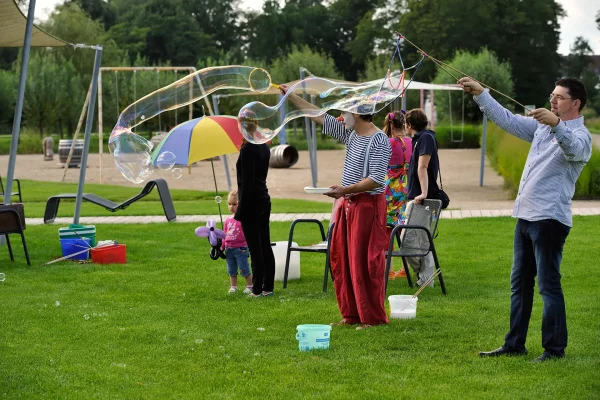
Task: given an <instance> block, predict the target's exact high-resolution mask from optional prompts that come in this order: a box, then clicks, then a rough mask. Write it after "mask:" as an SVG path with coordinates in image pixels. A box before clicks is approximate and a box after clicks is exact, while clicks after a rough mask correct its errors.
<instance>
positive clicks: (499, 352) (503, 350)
mask: <svg viewBox="0 0 600 400" xmlns="http://www.w3.org/2000/svg"><path fill="white" fill-rule="evenodd" d="M526 355H527V350H515V349H511V348H510V347H505V346H502V347H500V348H499V349H496V350H492V351H482V352H481V353H479V357H500V356H508V357H515V356H526Z"/></svg>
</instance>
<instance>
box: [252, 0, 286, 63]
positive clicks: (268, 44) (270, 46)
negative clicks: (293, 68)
mask: <svg viewBox="0 0 600 400" xmlns="http://www.w3.org/2000/svg"><path fill="white" fill-rule="evenodd" d="M242 32H243V36H244V37H245V41H246V43H247V46H248V50H247V52H246V54H247V57H248V58H252V59H257V60H265V61H266V62H267V63H270V62H271V61H272V60H274V59H275V58H277V57H278V56H280V55H281V53H282V52H283V50H284V49H285V48H286V46H287V44H288V43H289V39H288V38H287V37H286V35H287V33H286V24H285V21H283V18H282V16H281V7H280V6H279V3H278V2H277V1H276V0H266V1H265V3H264V5H263V10H262V13H256V12H251V13H246V22H245V23H244V24H242Z"/></svg>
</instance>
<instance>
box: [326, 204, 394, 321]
mask: <svg viewBox="0 0 600 400" xmlns="http://www.w3.org/2000/svg"><path fill="white" fill-rule="evenodd" d="M338 201H339V208H338V209H337V215H336V216H335V227H334V229H333V234H332V236H333V238H332V242H331V249H330V260H331V273H332V275H333V284H334V287H335V295H336V297H337V301H338V306H339V308H340V312H341V313H342V317H343V318H344V319H345V320H346V321H347V322H348V323H351V324H355V323H363V324H369V325H379V324H386V323H387V322H388V319H387V315H386V312H385V307H384V305H383V301H384V296H385V279H384V278H385V277H384V274H385V250H386V247H387V246H386V244H387V241H386V239H387V232H386V224H385V223H386V202H385V197H384V195H383V194H379V195H369V194H359V195H355V196H351V197H348V198H344V199H342V200H341V201H340V200H338Z"/></svg>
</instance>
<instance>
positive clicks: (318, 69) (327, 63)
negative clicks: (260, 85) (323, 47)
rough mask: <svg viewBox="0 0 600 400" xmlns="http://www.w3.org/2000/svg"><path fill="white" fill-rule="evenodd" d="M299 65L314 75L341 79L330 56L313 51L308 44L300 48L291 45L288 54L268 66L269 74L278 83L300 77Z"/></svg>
mask: <svg viewBox="0 0 600 400" xmlns="http://www.w3.org/2000/svg"><path fill="white" fill-rule="evenodd" d="M300 67H304V68H306V69H307V70H308V71H310V72H311V73H312V74H313V75H316V76H320V77H324V78H334V79H342V76H341V74H340V73H339V72H338V71H337V69H336V68H335V63H334V62H333V60H332V59H331V57H328V56H327V55H326V54H324V53H319V52H317V51H313V50H311V49H310V48H309V47H308V46H304V47H302V48H298V47H296V46H292V49H291V51H290V52H289V53H288V54H286V55H285V56H283V57H280V58H278V59H276V60H275V61H273V63H272V64H271V68H270V71H271V76H272V78H273V80H274V81H275V82H279V83H283V82H289V81H293V80H296V79H300Z"/></svg>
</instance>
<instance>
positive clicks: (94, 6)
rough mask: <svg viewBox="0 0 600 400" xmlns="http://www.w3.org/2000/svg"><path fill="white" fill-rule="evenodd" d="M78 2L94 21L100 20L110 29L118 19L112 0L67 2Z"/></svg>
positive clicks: (106, 28) (69, 0)
mask: <svg viewBox="0 0 600 400" xmlns="http://www.w3.org/2000/svg"><path fill="white" fill-rule="evenodd" d="M68 3H74V4H77V5H78V6H79V7H80V8H81V9H82V10H83V11H84V12H85V13H86V14H88V15H89V16H90V18H92V19H93V20H94V21H99V22H101V23H102V25H103V26H104V29H105V30H108V29H109V28H110V27H111V26H113V25H114V23H115V21H116V18H117V16H116V13H115V9H114V7H113V4H112V3H113V1H111V0H67V1H66V2H65V4H68Z"/></svg>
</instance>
